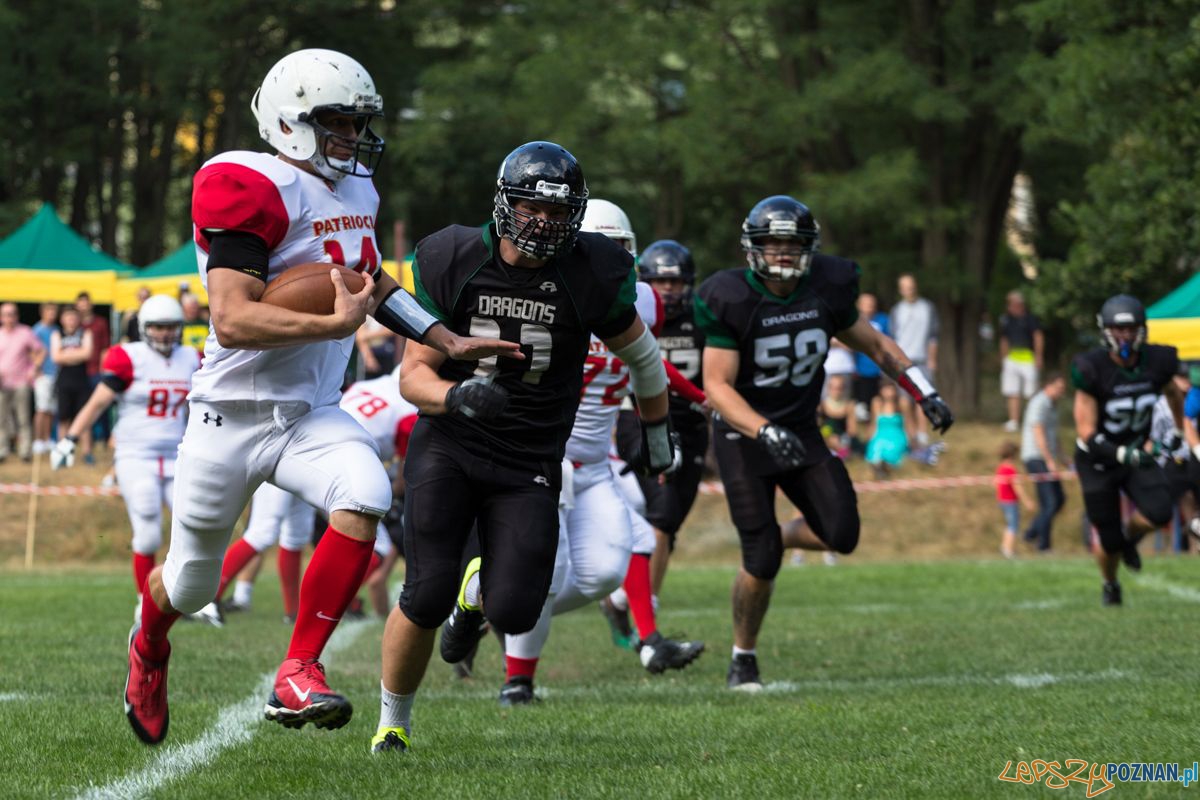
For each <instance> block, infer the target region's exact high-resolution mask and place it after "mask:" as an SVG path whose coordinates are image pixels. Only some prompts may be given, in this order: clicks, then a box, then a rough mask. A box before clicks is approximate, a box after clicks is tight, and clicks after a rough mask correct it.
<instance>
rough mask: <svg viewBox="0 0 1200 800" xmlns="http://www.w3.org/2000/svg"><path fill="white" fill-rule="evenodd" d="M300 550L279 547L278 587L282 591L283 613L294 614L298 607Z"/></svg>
mask: <svg viewBox="0 0 1200 800" xmlns="http://www.w3.org/2000/svg"><path fill="white" fill-rule="evenodd" d="M302 555H304V553H303V552H302V551H300V550H288V549H287V548H286V547H280V548H279V562H278V563H279V588H280V589H281V590H282V591H283V613H284V614H287V615H288V616H289V617H294V616H296V610H297V609H299V608H300V557H301V556H302Z"/></svg>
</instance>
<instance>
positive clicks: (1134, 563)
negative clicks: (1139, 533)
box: [1121, 542, 1142, 572]
mask: <svg viewBox="0 0 1200 800" xmlns="http://www.w3.org/2000/svg"><path fill="white" fill-rule="evenodd" d="M1121 560H1122V561H1124V562H1125V566H1127V567H1129V569H1130V570H1131V571H1132V572H1141V571H1142V557H1141V555H1140V554H1139V553H1138V549H1137V543H1136V542H1129V543H1128V544H1127V545H1125V549H1124V550H1122V551H1121Z"/></svg>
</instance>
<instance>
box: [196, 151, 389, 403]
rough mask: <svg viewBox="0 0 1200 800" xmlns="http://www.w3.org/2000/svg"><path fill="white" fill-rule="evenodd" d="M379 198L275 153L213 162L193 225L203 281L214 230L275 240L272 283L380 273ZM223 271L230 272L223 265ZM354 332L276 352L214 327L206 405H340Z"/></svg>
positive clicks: (203, 379)
mask: <svg viewBox="0 0 1200 800" xmlns="http://www.w3.org/2000/svg"><path fill="white" fill-rule="evenodd" d="M378 211H379V194H378V193H377V192H376V191H375V186H374V184H372V182H371V180H370V179H369V178H356V177H348V178H346V179H345V180H342V181H338V182H337V183H333V182H330V181H326V180H324V179H323V178H319V177H317V176H315V175H312V174H310V173H308V172H305V171H304V170H301V169H298V168H297V167H294V166H292V165H291V164H288V163H287V162H285V161H282V160H281V159H279V158H277V157H275V156H273V155H269V154H267V153H252V152H245V151H233V152H229V153H223V154H221V155H219V156H216V157H215V158H213V159H211V160H210V161H208V162H207V163H206V164H205V165H204V166H203V167H201V168H200V171H199V172H197V173H196V177H195V179H194V181H193V185H192V224H193V234H194V238H195V242H196V259H197V262H198V264H199V268H200V277H201V280H202V281H203V282H204V285H205V287H206V288H207V286H208V236H209V233H210V232H212V231H237V232H242V233H252V234H255V235H257V236H259V237H260V238H262V239H263V240H264V241H265V242H266V243H267V249H268V251H269V256H268V265H267V275H266V279H267V281H271V280H273V279H274V278H276V277H278V276H279V274H280V273H282V272H283V271H284V270H286V269H288V268H289V267H294V266H298V265H300V264H307V263H311V262H321V261H324V262H329V263H331V264H341V265H343V266H346V267H350V268H351V269H354V270H357V271H359V272H367V273H369V274H370V275H372V277H376V278H377V277H379V274H380V266H379V264H380V259H379V245H378V243H377V241H376V239H375V216H376V214H377V213H378ZM222 268H224V267H222ZM353 346H354V336H353V335H350V336H347V337H345V338H344V339H341V340H339V341H327V342H313V343H309V344H301V345H296V346H294V347H281V348H276V349H271V350H237V349H230V348H225V347H222V346H221V345H220V343H219V342H217V338H216V335H215V334H214V333H213V331H212V330H211V329H210V331H209V334H208V340H207V341H206V342H205V345H204V366H203V368H202V369H201V370H200V372H199V373H197V374H196V378H195V381H194V384H193V388H192V396H193V398H195V399H197V400H205V401H208V402H220V401H228V400H274V401H280V402H283V401H302V402H305V403H308V404H309V405H310V406H311V407H312V408H318V407H320V406H326V405H332V404H335V403H337V402H338V398H339V396H340V391H341V387H342V378H343V374H344V372H345V369H346V363H347V362H348V360H349V358H350V352H351V350H352V349H353Z"/></svg>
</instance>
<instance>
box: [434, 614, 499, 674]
mask: <svg viewBox="0 0 1200 800" xmlns="http://www.w3.org/2000/svg"><path fill="white" fill-rule="evenodd" d="M487 630H488V624H487V620H486V619H484V617H483V612H482V611H471V610H469V609H466V608H463V607H462V606H460V605H459V604H457V603H455V604H454V610H453V611H451V612H450V619H448V620H446V622H445V624H444V625H442V641H441V653H442V660H443V661H445V662H446V663H448V664H457V663H458V662H460V661H462V660H463V659H465V658H466V657H467V656H469V655H470V654H471V653H472V652H473V651H474V650H475V649H476V648H477V647H478V646H479V640H480V639H482V638H483V636H484V634H486V633H487Z"/></svg>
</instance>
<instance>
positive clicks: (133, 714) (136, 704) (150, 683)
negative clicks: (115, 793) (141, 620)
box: [125, 625, 171, 744]
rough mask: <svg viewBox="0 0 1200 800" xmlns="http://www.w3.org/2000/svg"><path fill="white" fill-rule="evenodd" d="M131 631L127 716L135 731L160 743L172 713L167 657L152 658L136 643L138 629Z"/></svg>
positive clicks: (164, 735) (126, 702)
mask: <svg viewBox="0 0 1200 800" xmlns="http://www.w3.org/2000/svg"><path fill="white" fill-rule="evenodd" d="M140 627H141V626H139V625H134V626H133V629H132V630H130V631H129V674H128V676H127V677H126V678H125V716H127V717H128V718H129V724H130V725H131V726H132V727H133V732H134V733H136V734H137V737H138V738H139V739H141V740H142V741H143V742H145V743H146V744H158V743H159V742H161V741H162V740H163V739H165V738H167V725H168V723H169V722H170V721H171V716H170V714H169V713H168V711H167V659H168V658H170V656H171V652H170V649H169V648H168V650H167V658H164V659H163V660H162V661H149V660H147V659H145V658H142V655H141V654H140V653H138V651H137V648H136V647H135V646H134V644H133V643H134V641H135V640H136V639H137V633H138V629H139V628H140Z"/></svg>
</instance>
